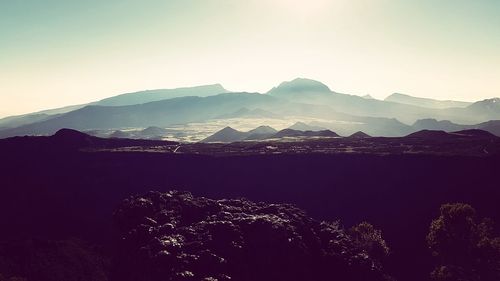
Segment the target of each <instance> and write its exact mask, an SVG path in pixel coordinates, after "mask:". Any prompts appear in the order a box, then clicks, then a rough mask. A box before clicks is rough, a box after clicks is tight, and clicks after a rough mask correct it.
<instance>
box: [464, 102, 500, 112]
mask: <svg viewBox="0 0 500 281" xmlns="http://www.w3.org/2000/svg"><path fill="white" fill-rule="evenodd" d="M467 109H469V110H470V111H472V112H473V113H474V114H478V115H480V116H482V115H484V116H488V115H490V114H497V113H498V112H500V98H492V99H485V100H482V101H478V102H475V103H473V104H471V105H469V106H468V107H467Z"/></svg>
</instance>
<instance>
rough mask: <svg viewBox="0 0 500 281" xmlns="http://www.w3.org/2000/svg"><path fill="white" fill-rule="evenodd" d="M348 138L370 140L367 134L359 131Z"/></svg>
mask: <svg viewBox="0 0 500 281" xmlns="http://www.w3.org/2000/svg"><path fill="white" fill-rule="evenodd" d="M349 138H354V139H365V138H371V136H370V135H368V134H366V133H363V132H361V131H359V132H356V133H354V134H352V135H350V136H349Z"/></svg>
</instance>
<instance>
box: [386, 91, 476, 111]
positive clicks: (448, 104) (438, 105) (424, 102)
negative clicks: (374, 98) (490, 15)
mask: <svg viewBox="0 0 500 281" xmlns="http://www.w3.org/2000/svg"><path fill="white" fill-rule="evenodd" d="M384 101H390V102H396V103H402V104H408V105H414V106H420V107H427V108H435V109H445V108H452V107H460V108H464V107H467V106H469V105H471V104H472V103H471V102H464V101H453V100H435V99H429V98H418V97H413V96H410V95H405V94H400V93H394V94H392V95H390V96H388V97H387V98H385V99H384Z"/></svg>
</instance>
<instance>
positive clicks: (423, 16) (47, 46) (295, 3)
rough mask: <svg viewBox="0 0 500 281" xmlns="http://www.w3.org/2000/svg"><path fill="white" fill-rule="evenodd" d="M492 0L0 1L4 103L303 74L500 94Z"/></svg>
mask: <svg viewBox="0 0 500 281" xmlns="http://www.w3.org/2000/svg"><path fill="white" fill-rule="evenodd" d="M499 15H500V1H499V0H439V1H437V0H414V1H411V0H330V1H328V0H302V1H301V0H164V1H160V0H136V1H132V0H106V1H103V0H85V1H77V0H44V1H41V0H12V1H10V0H0V116H4V115H7V114H19V113H25V112H30V111H34V110H38V109H46V108H53V107H59V106H64V105H70V104H78V103H84V102H89V101H94V100H98V99H101V98H104V97H108V96H113V95H116V94H120V93H124V92H130V91H137V90H143V89H154V88H173V87H180V86H190V85H200V84H210V83H221V84H223V85H224V86H225V87H226V88H227V89H229V90H233V91H242V90H246V91H259V92H265V91H267V90H269V89H270V88H271V87H273V86H275V85H276V84H278V83H279V82H281V81H283V80H291V79H293V78H295V77H308V78H313V79H317V80H320V81H322V82H324V83H326V84H327V85H328V86H330V88H331V89H332V90H335V91H339V92H344V93H350V94H357V95H364V94H370V95H372V96H374V97H377V98H384V97H386V96H387V95H389V94H391V93H393V92H402V93H407V94H411V95H415V96H422V97H433V98H438V99H458V100H478V99H484V98H489V97H494V96H500V16H499Z"/></svg>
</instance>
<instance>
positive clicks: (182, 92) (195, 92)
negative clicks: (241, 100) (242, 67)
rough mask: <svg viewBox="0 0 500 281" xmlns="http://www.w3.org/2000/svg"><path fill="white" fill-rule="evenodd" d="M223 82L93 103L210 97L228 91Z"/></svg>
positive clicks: (127, 95)
mask: <svg viewBox="0 0 500 281" xmlns="http://www.w3.org/2000/svg"><path fill="white" fill-rule="evenodd" d="M228 92H229V91H227V90H226V89H224V87H222V85H221V84H213V85H204V86H196V87H185V88H176V89H158V90H146V91H139V92H133V93H126V94H121V95H118V96H114V97H110V98H106V99H102V100H100V101H98V102H95V103H93V104H94V105H106V106H122V105H134V104H142V103H148V102H153V101H159V100H164V99H172V98H179V97H186V96H197V97H208V96H213V95H217V94H223V93H228Z"/></svg>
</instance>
